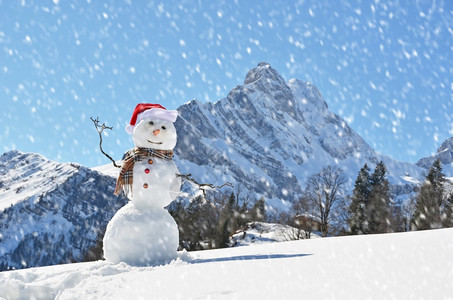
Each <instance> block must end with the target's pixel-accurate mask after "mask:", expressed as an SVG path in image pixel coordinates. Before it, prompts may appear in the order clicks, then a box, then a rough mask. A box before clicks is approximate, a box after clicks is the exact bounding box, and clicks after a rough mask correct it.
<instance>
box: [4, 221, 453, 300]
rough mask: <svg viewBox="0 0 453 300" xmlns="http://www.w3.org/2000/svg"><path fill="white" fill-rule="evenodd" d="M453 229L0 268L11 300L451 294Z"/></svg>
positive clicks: (429, 296)
mask: <svg viewBox="0 0 453 300" xmlns="http://www.w3.org/2000/svg"><path fill="white" fill-rule="evenodd" d="M452 248H453V229H452V228H449V229H439V230H426V231H418V232H407V233H393V234H378V235H359V236H348V237H333V238H319V239H312V240H300V241H291V242H281V243H268V244H258V245H257V244H253V245H251V246H247V247H235V248H226V249H217V250H205V251H199V252H189V253H187V252H186V253H180V255H181V258H179V259H177V260H174V261H172V262H171V263H169V264H167V265H163V266H156V267H132V266H129V265H126V264H125V263H119V264H112V263H109V262H106V261H97V262H89V263H77V264H67V265H59V266H50V267H42V268H30V269H26V270H18V271H8V272H1V273H0V298H5V299H8V300H15V299H40V300H41V299H58V300H63V299H451V297H452V295H453V285H452V284H451V283H452V282H453V272H452V270H453V252H452V251H451V249H452Z"/></svg>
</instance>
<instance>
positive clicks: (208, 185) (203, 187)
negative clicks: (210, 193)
mask: <svg viewBox="0 0 453 300" xmlns="http://www.w3.org/2000/svg"><path fill="white" fill-rule="evenodd" d="M176 176H177V177H181V178H184V179H185V180H187V181H190V182H193V183H194V184H196V185H198V188H199V189H200V190H202V191H203V195H204V196H206V188H211V189H221V188H223V187H224V186H229V187H234V186H233V184H232V183H231V182H225V183H224V184H222V185H213V184H212V183H199V182H198V181H196V180H195V179H193V177H192V174H190V173H189V174H176Z"/></svg>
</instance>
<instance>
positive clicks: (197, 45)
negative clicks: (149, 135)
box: [0, 0, 453, 166]
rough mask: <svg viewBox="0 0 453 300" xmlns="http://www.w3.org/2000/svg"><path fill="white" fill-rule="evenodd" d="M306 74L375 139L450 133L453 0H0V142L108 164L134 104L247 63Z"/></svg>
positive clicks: (405, 146) (232, 75)
mask: <svg viewBox="0 0 453 300" xmlns="http://www.w3.org/2000/svg"><path fill="white" fill-rule="evenodd" d="M261 61H266V62H268V63H270V64H271V65H272V67H273V68H274V69H276V70H277V71H278V72H279V73H280V74H281V75H282V76H283V77H284V78H285V79H286V80H289V79H291V78H297V79H300V80H305V81H310V82H313V83H314V84H315V85H316V86H317V87H318V89H319V90H320V91H321V93H322V95H323V96H324V98H325V100H326V102H327V103H328V105H329V108H330V110H331V111H333V112H335V113H337V114H339V115H340V116H342V117H343V118H344V119H345V120H346V121H347V122H348V124H349V125H350V126H351V127H352V128H353V129H354V130H355V131H357V132H358V133H359V134H360V135H361V136H362V137H363V138H364V139H365V140H366V141H367V142H368V143H369V144H370V145H371V146H372V147H373V148H374V149H375V150H377V151H378V152H380V153H383V154H385V155H389V156H391V157H393V158H395V159H398V160H402V161H409V162H416V161H417V160H418V159H419V158H421V157H424V156H428V155H430V154H432V153H434V152H435V151H436V149H437V148H438V147H439V146H440V144H441V143H442V142H443V141H444V140H445V139H447V138H449V137H450V136H453V1H449V0H444V1H442V0H440V1H427V0H426V1H425V0H423V1H422V0H418V1H415V0H414V1H409V0H408V1H377V0H375V1H357V0H356V1H329V0H326V1H275V0H270V1H254V0H249V1H245V0H241V1H239V0H236V1H201V0H200V1H138V0H135V1H134V0H125V1H121V0H116V1H113V0H111V1H95V0H83V1H63V0H60V1H57V0H54V1H44V0H42V1H28V0H22V1H5V0H3V1H2V0H0V103H1V104H2V105H1V110H0V128H1V130H0V147H1V148H0V152H6V151H9V150H12V149H18V150H21V151H25V152H38V153H40V154H42V155H44V156H46V157H48V158H50V159H52V160H56V161H62V162H69V161H71V162H77V163H81V164H83V165H87V166H96V165H101V164H106V163H109V161H108V160H107V159H106V158H105V157H104V156H103V155H102V154H101V153H100V152H99V150H98V136H97V132H96V131H95V129H94V126H93V124H92V123H91V121H90V116H93V117H96V116H99V118H100V119H101V120H102V121H104V122H106V123H107V124H108V125H112V126H113V127H114V130H113V131H112V132H110V133H109V134H108V136H105V137H104V148H105V150H107V151H108V152H109V153H110V154H111V155H112V156H113V157H115V158H118V159H119V158H121V156H122V153H123V152H124V151H125V150H127V149H129V148H131V147H132V146H133V144H132V140H131V138H130V136H129V135H127V134H126V133H125V131H124V127H125V125H126V124H127V123H128V122H129V120H130V117H131V114H132V111H133V109H134V107H135V105H136V104H137V103H139V102H152V103H160V104H162V105H164V106H166V107H167V108H168V109H176V108H177V107H178V106H180V105H182V104H183V103H185V102H187V101H189V100H191V99H194V98H196V99H198V100H200V101H202V102H207V101H212V102H215V101H216V100H218V99H221V98H224V97H225V96H226V95H227V94H228V92H229V91H230V90H231V89H232V88H233V87H235V86H236V85H238V84H242V83H243V80H244V78H245V75H246V73H247V71H248V70H249V69H251V68H253V67H255V66H256V65H257V64H258V63H259V62H261Z"/></svg>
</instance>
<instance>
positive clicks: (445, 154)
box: [417, 137, 453, 177]
mask: <svg viewBox="0 0 453 300" xmlns="http://www.w3.org/2000/svg"><path fill="white" fill-rule="evenodd" d="M437 159H439V160H440V162H441V163H442V168H443V171H444V174H446V175H447V176H451V177H453V137H451V138H449V139H446V140H445V141H444V142H443V143H442V145H441V146H440V147H439V149H437V153H436V154H435V155H433V156H429V157H424V158H422V159H420V160H419V161H418V162H417V166H419V167H422V168H424V169H429V168H430V167H431V166H432V164H433V163H434V161H435V160H437Z"/></svg>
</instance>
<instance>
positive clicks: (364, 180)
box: [349, 164, 371, 234]
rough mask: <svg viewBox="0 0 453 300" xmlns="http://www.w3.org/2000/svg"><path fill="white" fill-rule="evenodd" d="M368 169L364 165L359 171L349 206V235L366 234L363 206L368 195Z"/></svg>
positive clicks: (369, 189)
mask: <svg viewBox="0 0 453 300" xmlns="http://www.w3.org/2000/svg"><path fill="white" fill-rule="evenodd" d="M370 191H371V187H370V168H369V167H368V165H367V164H365V165H364V166H363V167H362V168H361V169H360V171H359V173H358V175H357V179H356V181H355V185H354V190H353V192H352V201H351V204H350V205H349V228H350V231H351V234H362V233H366V232H367V224H366V214H365V206H366V204H367V201H368V197H369V195H370Z"/></svg>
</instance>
